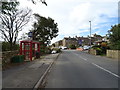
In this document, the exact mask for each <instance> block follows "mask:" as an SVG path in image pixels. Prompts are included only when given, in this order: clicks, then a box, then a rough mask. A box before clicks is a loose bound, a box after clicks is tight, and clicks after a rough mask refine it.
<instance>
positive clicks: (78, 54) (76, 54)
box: [75, 54, 87, 61]
mask: <svg viewBox="0 0 120 90" xmlns="http://www.w3.org/2000/svg"><path fill="white" fill-rule="evenodd" d="M75 55H76V56H79V57H80V58H81V59H83V60H85V61H87V59H86V58H83V57H82V56H80V55H79V54H75Z"/></svg>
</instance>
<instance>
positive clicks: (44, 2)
mask: <svg viewBox="0 0 120 90" xmlns="http://www.w3.org/2000/svg"><path fill="white" fill-rule="evenodd" d="M31 1H32V3H33V4H36V0H31ZM39 1H40V2H42V3H43V4H45V5H46V6H47V3H46V1H45V0H39Z"/></svg>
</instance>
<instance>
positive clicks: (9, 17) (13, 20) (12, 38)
mask: <svg viewBox="0 0 120 90" xmlns="http://www.w3.org/2000/svg"><path fill="white" fill-rule="evenodd" d="M1 3H2V8H1V13H0V20H1V22H2V25H1V27H0V32H1V34H2V38H3V39H4V40H5V41H6V42H8V43H9V44H10V47H11V50H12V49H13V46H14V45H15V44H16V40H17V37H18V34H19V32H20V31H22V28H23V27H24V26H25V25H26V24H27V23H28V22H29V20H30V16H31V13H30V12H31V10H29V9H27V10H18V9H17V6H19V2H17V1H13V2H1Z"/></svg>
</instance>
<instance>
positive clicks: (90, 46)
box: [89, 21, 91, 47]
mask: <svg viewBox="0 0 120 90" xmlns="http://www.w3.org/2000/svg"><path fill="white" fill-rule="evenodd" d="M89 22H90V47H91V21H89Z"/></svg>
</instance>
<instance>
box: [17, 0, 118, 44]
mask: <svg viewBox="0 0 120 90" xmlns="http://www.w3.org/2000/svg"><path fill="white" fill-rule="evenodd" d="M19 1H20V7H21V8H23V9H24V8H26V7H28V8H31V9H32V13H38V14H40V15H41V16H45V17H51V18H53V19H54V20H55V22H56V23H58V29H59V33H58V34H59V35H58V36H57V37H56V38H54V39H53V40H52V43H54V42H56V41H58V40H62V39H63V38H64V37H69V36H71V37H75V36H84V37H87V36H88V35H90V22H89V21H91V32H92V34H95V33H96V34H99V35H102V36H104V35H106V34H107V31H108V30H110V29H111V25H115V24H118V2H119V0H46V2H47V5H48V6H45V5H44V4H42V3H41V2H37V4H36V5H34V4H33V3H32V2H31V1H30V0H19ZM36 1H37V0H36ZM33 21H34V20H33V19H32V20H31V21H30V23H29V24H28V25H26V27H25V28H24V30H23V32H21V34H22V33H24V32H28V30H30V29H31V28H32V23H33Z"/></svg>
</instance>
